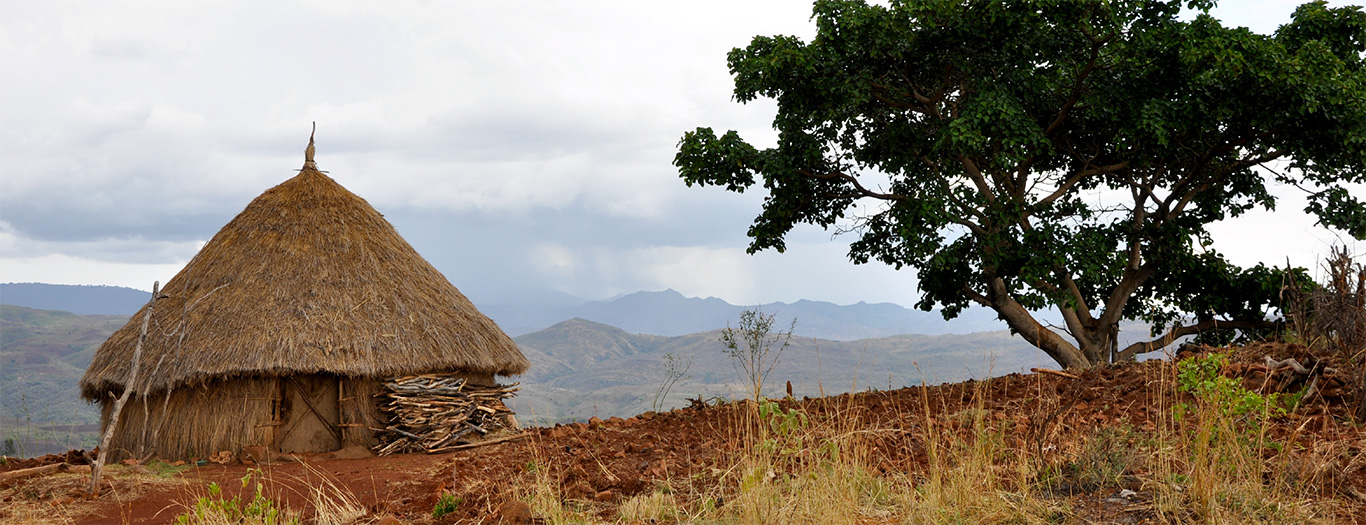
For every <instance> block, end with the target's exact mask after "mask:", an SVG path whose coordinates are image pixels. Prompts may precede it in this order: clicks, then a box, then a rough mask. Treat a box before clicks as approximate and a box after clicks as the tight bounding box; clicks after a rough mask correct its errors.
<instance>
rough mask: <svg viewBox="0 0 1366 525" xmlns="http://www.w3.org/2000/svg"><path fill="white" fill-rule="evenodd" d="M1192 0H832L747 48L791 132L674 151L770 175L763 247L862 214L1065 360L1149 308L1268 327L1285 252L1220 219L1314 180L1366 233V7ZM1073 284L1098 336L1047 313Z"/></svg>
mask: <svg viewBox="0 0 1366 525" xmlns="http://www.w3.org/2000/svg"><path fill="white" fill-rule="evenodd" d="M1181 4H1182V3H1181V2H1165V1H1159V0H1135V1H1131V2H1103V1H1099V0H1095V1H1078V2H1042V3H1008V2H991V1H985V0H981V1H966V2H937V1H929V0H901V1H896V0H894V1H892V2H890V3H889V4H888V5H868V4H866V3H864V2H862V1H859V0H819V1H817V2H816V3H815V6H814V14H813V19H814V21H815V23H816V26H817V32H816V36H815V38H814V39H812V40H811V41H810V42H804V41H802V39H799V38H796V37H791V36H774V37H767V36H759V37H755V38H754V39H753V40H752V41H751V43H750V45H749V46H748V47H746V48H743V49H738V48H737V49H734V50H732V51H731V52H730V54H729V55H728V63H729V66H730V71H731V73H732V74H733V75H734V79H735V98H736V99H737V100H738V101H740V102H742V103H745V102H750V101H753V100H756V99H758V98H759V97H767V98H773V99H776V100H777V104H778V114H777V115H776V116H775V118H774V121H773V126H774V128H775V129H776V130H777V132H778V140H777V145H776V146H774V147H772V148H767V149H759V148H756V147H754V146H752V145H750V144H749V143H747V142H745V140H743V139H742V138H741V137H740V136H739V134H738V133H736V132H734V131H729V132H726V133H723V134H720V135H718V134H717V133H716V132H715V131H713V130H712V129H710V128H705V127H701V128H697V129H695V130H694V131H690V132H687V133H685V134H684V136H683V138H682V140H681V141H680V143H679V146H678V153H677V155H676V156H675V158H674V165H675V166H677V167H678V169H679V175H680V177H681V178H682V179H683V181H684V182H685V183H687V184H688V185H690V186H691V185H693V184H697V185H701V186H709V185H714V186H720V187H723V188H725V189H727V190H729V191H735V192H743V191H746V190H748V189H751V188H754V187H756V186H762V188H763V189H764V190H766V191H767V197H766V198H765V201H764V204H763V208H762V210H761V212H760V213H759V215H758V216H757V217H756V218H755V220H754V222H753V224H752V225H751V226H750V228H749V231H748V234H749V236H750V238H751V239H752V242H751V244H750V246H749V250H750V252H751V253H753V252H757V251H759V250H764V249H775V250H777V251H779V252H781V251H783V250H785V248H786V244H785V237H786V235H787V234H788V233H789V232H790V231H791V230H792V229H793V228H794V227H795V226H797V225H799V224H812V225H816V226H820V227H823V228H831V227H835V228H837V229H839V230H840V231H851V232H854V233H855V234H857V236H858V238H857V239H856V240H855V241H854V242H853V243H852V244H851V245H850V251H849V257H850V258H851V259H852V260H853V262H855V263H856V264H862V263H867V262H869V261H873V260H877V261H881V262H883V263H886V264H889V265H892V266H894V267H897V268H901V267H903V266H909V267H912V268H915V269H917V271H918V277H919V282H920V288H921V297H920V301H919V302H918V303H917V306H919V307H920V308H922V309H925V310H931V309H933V308H935V307H940V308H942V310H943V312H944V314H945V316H946V317H953V316H955V315H957V313H958V312H960V311H961V310H962V309H963V308H965V307H967V306H968V305H970V304H982V305H986V306H990V307H992V308H995V309H996V310H997V311H998V312H999V313H1000V314H1001V316H1002V318H1003V319H1005V320H1006V321H1007V322H1008V323H1009V324H1010V325H1011V326H1012V328H1013V329H1015V330H1017V331H1019V332H1020V333H1021V335H1022V336H1024V337H1025V338H1026V339H1028V340H1029V341H1030V342H1031V343H1032V344H1034V345H1036V346H1038V347H1040V348H1041V349H1043V350H1044V351H1045V352H1047V353H1048V354H1049V355H1050V356H1052V357H1053V358H1054V359H1056V360H1058V362H1060V363H1062V364H1063V365H1065V366H1088V365H1090V364H1095V363H1099V362H1104V361H1106V360H1108V359H1110V357H1111V356H1112V355H1115V352H1114V350H1115V349H1114V347H1113V345H1114V342H1115V341H1116V340H1117V339H1116V332H1117V330H1118V324H1119V322H1120V321H1122V320H1126V319H1141V320H1150V321H1155V322H1156V323H1157V324H1159V325H1165V324H1171V323H1174V322H1177V321H1180V320H1193V321H1194V322H1193V323H1191V324H1184V323H1183V324H1182V325H1181V326H1182V327H1185V328H1186V329H1187V330H1190V331H1194V332H1205V331H1207V330H1205V329H1204V328H1205V327H1207V326H1208V325H1210V324H1211V323H1213V322H1214V321H1222V323H1221V326H1224V327H1228V326H1229V324H1230V323H1232V322H1237V323H1239V324H1241V325H1243V326H1245V327H1247V329H1249V330H1251V329H1259V328H1260V327H1261V326H1262V325H1264V324H1265V320H1266V314H1267V313H1268V312H1269V311H1271V310H1272V309H1273V308H1274V307H1275V306H1276V304H1277V300H1278V297H1277V294H1276V293H1275V292H1276V288H1275V287H1274V286H1269V284H1270V283H1271V282H1272V281H1274V279H1272V273H1273V272H1272V271H1271V270H1269V269H1267V268H1265V267H1262V266H1258V267H1254V268H1250V269H1243V268H1239V267H1237V266H1236V265H1233V264H1231V263H1229V262H1228V261H1227V260H1226V259H1225V258H1224V257H1223V256H1222V255H1220V254H1219V253H1217V252H1215V251H1213V250H1212V249H1210V244H1211V243H1212V238H1211V234H1210V231H1209V228H1208V226H1209V225H1210V224H1213V223H1216V222H1219V221H1222V220H1226V219H1231V218H1236V217H1238V216H1240V215H1242V214H1243V213H1245V212H1247V211H1249V210H1252V209H1254V208H1259V207H1260V208H1265V209H1268V210H1270V209H1274V207H1275V204H1276V199H1275V197H1274V196H1272V195H1271V193H1270V192H1269V191H1268V187H1269V185H1270V184H1272V183H1277V184H1293V185H1296V186H1299V187H1301V188H1304V189H1306V190H1307V191H1308V192H1309V194H1308V203H1309V204H1308V206H1307V207H1306V209H1305V211H1306V212H1307V213H1311V214H1313V215H1314V216H1316V217H1317V218H1318V220H1319V222H1320V223H1321V224H1323V225H1325V226H1329V227H1333V228H1337V229H1340V230H1343V231H1345V232H1347V233H1349V234H1350V235H1352V236H1354V237H1356V238H1358V239H1362V238H1366V203H1363V202H1362V201H1361V199H1360V198H1359V196H1357V195H1353V194H1352V193H1350V192H1349V191H1348V188H1349V187H1350V184H1351V183H1363V182H1366V67H1364V65H1363V60H1362V58H1361V49H1362V47H1363V42H1366V14H1363V12H1362V11H1361V9H1360V8H1356V7H1344V8H1328V7H1326V6H1325V5H1323V4H1321V3H1315V4H1307V5H1305V6H1302V7H1301V8H1300V9H1298V10H1296V12H1295V14H1294V16H1293V18H1292V19H1291V20H1290V21H1289V23H1288V24H1286V25H1284V26H1282V27H1281V29H1280V30H1278V31H1277V32H1276V33H1275V34H1273V35H1259V34H1255V33H1252V32H1251V31H1249V30H1247V29H1244V28H1230V27H1224V26H1222V25H1221V24H1220V23H1219V22H1218V21H1217V20H1215V19H1213V18H1212V17H1210V16H1209V15H1207V14H1200V13H1197V14H1196V16H1194V17H1190V16H1184V15H1182V14H1181ZM1190 4H1191V6H1192V7H1194V8H1196V9H1198V10H1201V11H1203V10H1205V9H1207V8H1208V6H1209V5H1210V4H1211V3H1209V2H1190ZM1272 161H1284V162H1287V164H1286V166H1288V169H1278V170H1263V169H1260V168H1261V167H1262V166H1265V165H1267V163H1269V162H1272ZM859 210H871V211H867V212H863V211H859ZM855 213H857V214H859V215H854V216H851V214H855ZM1211 287H1214V288H1217V289H1218V293H1215V292H1211V291H1210V288H1211ZM1050 306H1052V307H1057V308H1058V309H1060V310H1061V311H1062V312H1063V314H1064V317H1065V318H1066V319H1065V320H1066V322H1067V325H1068V326H1067V329H1068V331H1069V332H1070V333H1071V334H1072V335H1073V336H1074V337H1076V339H1077V340H1078V341H1079V343H1080V344H1079V345H1076V346H1074V345H1073V344H1072V343H1071V342H1068V341H1066V340H1063V339H1062V338H1061V337H1058V336H1057V335H1056V334H1053V335H1052V336H1050V335H1049V334H1052V332H1049V334H1041V333H1040V331H1038V330H1035V328H1036V327H1037V326H1038V324H1037V323H1035V322H1034V320H1033V319H1032V318H1031V316H1030V314H1028V310H1038V309H1044V308H1047V307H1050ZM1197 325H1198V326H1199V327H1200V328H1201V329H1200V330H1195V327H1196V326H1197ZM1240 328H1241V327H1240ZM1222 336H1224V337H1226V336H1227V334H1224V335H1222ZM1161 346H1163V345H1162V344H1158V345H1156V348H1161ZM1156 348H1152V347H1151V345H1150V346H1135V347H1132V348H1131V349H1126V350H1131V352H1127V353H1123V352H1121V353H1120V355H1131V354H1132V353H1133V352H1139V351H1152V350H1154V349H1156Z"/></svg>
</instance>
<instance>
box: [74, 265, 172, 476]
mask: <svg viewBox="0 0 1366 525" xmlns="http://www.w3.org/2000/svg"><path fill="white" fill-rule="evenodd" d="M160 296H161V282H160V281H153V282H152V298H151V299H150V300H148V301H147V311H146V312H144V313H143V314H142V332H140V333H139V334H138V344H137V346H136V347H134V348H133V370H132V371H131V372H130V373H129V377H128V382H127V383H124V385H123V394H122V395H120V396H119V399H118V400H117V401H115V402H114V409H113V410H112V411H110V413H109V426H108V427H105V429H104V437H102V438H100V455H99V457H98V458H96V459H95V463H94V464H93V465H91V466H90V495H91V496H99V495H100V473H101V472H100V471H102V470H104V461H105V460H106V459H108V457H109V440H110V439H112V438H113V437H114V429H116V428H118V426H119V415H120V414H121V413H122V412H123V405H124V404H125V403H127V402H128V398H130V397H132V394H133V390H134V389H135V388H136V385H137V380H138V367H139V365H141V364H142V363H141V362H140V360H141V359H142V343H143V342H145V341H147V324H148V323H150V322H152V310H154V309H155V308H156V305H157V299H158V298H159V297H160Z"/></svg>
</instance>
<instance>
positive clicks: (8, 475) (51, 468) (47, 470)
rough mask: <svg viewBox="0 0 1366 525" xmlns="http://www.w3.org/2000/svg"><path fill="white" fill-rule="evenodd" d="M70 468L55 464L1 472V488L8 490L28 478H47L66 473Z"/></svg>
mask: <svg viewBox="0 0 1366 525" xmlns="http://www.w3.org/2000/svg"><path fill="white" fill-rule="evenodd" d="M68 468H70V466H69V465H67V464H66V463H53V464H51V465H43V466H41V467H33V468H21V469H19V470H11V471H9V472H0V488H8V487H9V486H10V485H13V484H14V483H15V482H17V481H21V480H25V479H28V478H34V477H38V476H46V475H48V474H55V473H57V472H66V470H67V469H68Z"/></svg>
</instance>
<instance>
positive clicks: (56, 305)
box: [0, 283, 152, 315]
mask: <svg viewBox="0 0 1366 525" xmlns="http://www.w3.org/2000/svg"><path fill="white" fill-rule="evenodd" d="M151 298H152V292H147V291H143V290H134V289H132V288H124V287H122V286H79V285H68V284H43V283H4V284H0V304H10V305H14V306H23V307H25V308H36V309H38V310H61V311H63V312H71V313H73V314H76V315H133V314H134V313H136V312H137V311H138V308H142V305H144V304H147V301H148V300H149V299H151Z"/></svg>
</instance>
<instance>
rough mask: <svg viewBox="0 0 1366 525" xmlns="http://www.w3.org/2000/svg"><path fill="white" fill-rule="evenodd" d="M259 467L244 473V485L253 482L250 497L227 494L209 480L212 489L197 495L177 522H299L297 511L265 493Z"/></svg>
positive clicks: (207, 524)
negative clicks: (283, 507) (247, 498)
mask: <svg viewBox="0 0 1366 525" xmlns="http://www.w3.org/2000/svg"><path fill="white" fill-rule="evenodd" d="M260 474H261V472H260V471H259V470H255V469H253V470H249V471H247V475H246V476H243V477H242V488H244V489H245V488H247V487H248V485H252V484H253V483H254V487H255V490H254V495H253V497H252V499H251V501H248V502H245V503H244V502H243V501H242V498H241V497H240V496H233V497H232V498H225V497H224V496H223V488H222V487H220V486H218V484H217V483H209V489H208V490H209V492H208V494H205V495H203V496H200V497H199V498H197V499H196V500H195V502H194V504H193V505H191V506H190V508H189V510H187V511H186V512H185V513H184V514H181V515H179V516H176V523H180V524H182V525H219V524H224V525H226V524H252V525H286V524H297V523H300V518H299V517H298V515H297V514H294V513H291V512H288V511H286V510H284V509H281V508H280V507H279V506H278V505H277V504H276V503H275V501H273V500H272V499H271V498H268V497H266V495H265V492H264V491H265V488H264V485H263V484H262V483H261V480H260V479H259V476H260Z"/></svg>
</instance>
